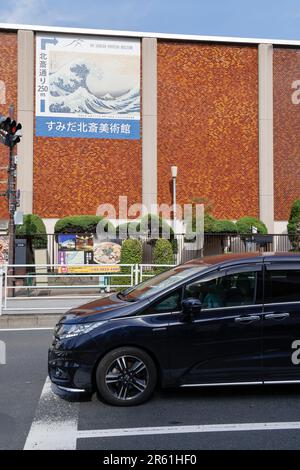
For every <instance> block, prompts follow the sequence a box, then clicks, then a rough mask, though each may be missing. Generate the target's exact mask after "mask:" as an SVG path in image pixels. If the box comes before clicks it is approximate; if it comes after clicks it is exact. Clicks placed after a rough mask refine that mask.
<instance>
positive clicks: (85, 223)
mask: <svg viewBox="0 0 300 470" xmlns="http://www.w3.org/2000/svg"><path fill="white" fill-rule="evenodd" d="M99 222H100V225H102V226H103V228H104V231H105V232H107V231H108V230H111V231H112V233H114V230H115V229H114V226H113V224H112V223H111V222H110V221H109V220H107V219H105V218H104V217H101V216H97V215H74V216H68V217H63V218H62V219H60V220H58V221H57V222H56V224H55V227H54V232H55V234H58V233H96V230H97V226H98V224H99Z"/></svg>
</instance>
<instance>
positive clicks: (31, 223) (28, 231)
mask: <svg viewBox="0 0 300 470" xmlns="http://www.w3.org/2000/svg"><path fill="white" fill-rule="evenodd" d="M16 235H17V236H29V237H31V243H32V248H33V249H39V248H41V249H45V248H47V232H46V227H45V224H44V222H43V220H42V219H41V218H40V217H39V216H38V215H35V214H26V215H24V218H23V225H17V226H16Z"/></svg>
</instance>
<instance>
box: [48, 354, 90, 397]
mask: <svg viewBox="0 0 300 470" xmlns="http://www.w3.org/2000/svg"><path fill="white" fill-rule="evenodd" d="M95 363H96V358H95V353H92V352H84V351H72V350H67V351H63V350H60V349H55V348H54V347H50V349H49V351H48V373H49V377H50V380H51V382H52V383H54V384H55V385H56V386H57V387H59V389H61V390H64V391H65V392H69V393H71V392H78V393H80V392H89V393H91V392H93V391H94V384H93V370H94V366H95Z"/></svg>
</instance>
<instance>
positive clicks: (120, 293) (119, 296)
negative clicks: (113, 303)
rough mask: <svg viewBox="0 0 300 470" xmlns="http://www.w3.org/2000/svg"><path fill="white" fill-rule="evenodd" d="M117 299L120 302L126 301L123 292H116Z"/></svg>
mask: <svg viewBox="0 0 300 470" xmlns="http://www.w3.org/2000/svg"><path fill="white" fill-rule="evenodd" d="M117 298H118V299H120V300H126V296H125V295H124V294H123V292H118V293H117Z"/></svg>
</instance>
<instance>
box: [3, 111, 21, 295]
mask: <svg viewBox="0 0 300 470" xmlns="http://www.w3.org/2000/svg"><path fill="white" fill-rule="evenodd" d="M11 114H13V107H12V110H11ZM11 118H12V115H11V117H7V118H5V117H3V116H0V138H1V142H2V143H3V144H4V145H6V146H7V147H8V149H9V164H8V181H7V193H6V194H7V199H8V213H9V221H8V238H9V245H8V250H9V251H8V264H9V269H8V274H9V275H10V276H13V274H14V268H13V267H12V265H13V264H14V261H15V256H14V255H15V220H14V216H15V211H16V208H17V205H18V201H17V191H16V161H15V152H14V149H15V145H16V144H18V142H20V138H21V134H20V130H21V129H22V125H21V124H20V123H19V124H17V123H16V121H14V120H12V119H11ZM12 279H13V278H12V277H9V278H8V287H12V286H13V284H14V283H13V282H12ZM14 294H15V290H14V289H10V290H9V291H8V295H9V296H14Z"/></svg>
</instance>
